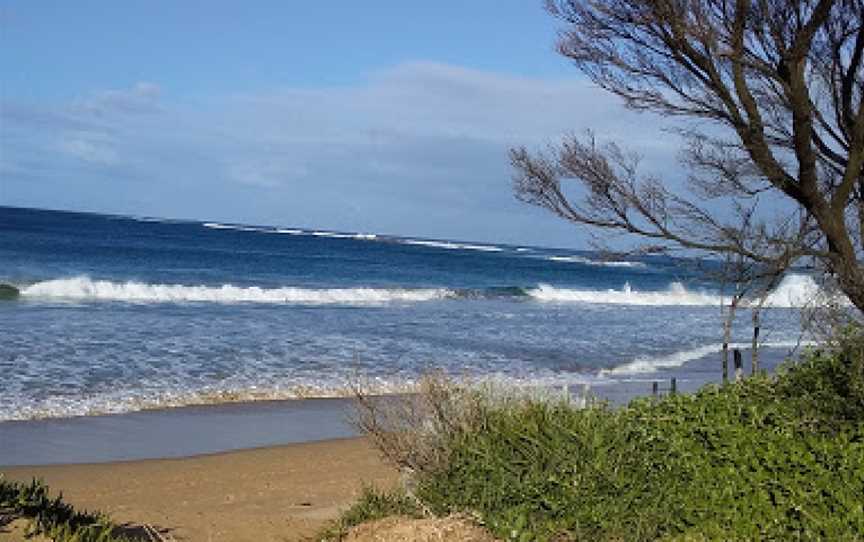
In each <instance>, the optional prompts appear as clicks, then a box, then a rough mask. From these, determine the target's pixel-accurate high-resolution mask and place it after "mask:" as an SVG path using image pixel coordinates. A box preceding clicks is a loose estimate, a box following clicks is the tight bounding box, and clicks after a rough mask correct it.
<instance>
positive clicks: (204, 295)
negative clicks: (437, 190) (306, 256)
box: [21, 277, 450, 305]
mask: <svg viewBox="0 0 864 542" xmlns="http://www.w3.org/2000/svg"><path fill="white" fill-rule="evenodd" d="M21 294H22V295H23V296H25V297H35V298H60V299H71V300H85V301H86V300H97V301H132V302H155V303H166V302H168V303H170V302H216V303H287V304H308V305H324V304H344V305H354V304H360V305H362V304H376V303H377V304H380V303H390V302H412V301H430V300H434V299H442V298H445V297H447V296H448V295H449V294H450V291H449V290H446V289H442V288H423V289H411V290H409V289H387V288H325V289H312V288H293V287H290V288H260V287H257V286H250V287H240V286H233V285H230V284H225V285H223V286H183V285H176V284H145V283H141V282H111V281H106V280H91V279H89V278H87V277H76V278H68V279H56V280H48V281H44V282H39V283H36V284H34V285H32V286H28V287H26V288H23V289H22V290H21Z"/></svg>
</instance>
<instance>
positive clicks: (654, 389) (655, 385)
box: [651, 380, 660, 397]
mask: <svg viewBox="0 0 864 542" xmlns="http://www.w3.org/2000/svg"><path fill="white" fill-rule="evenodd" d="M659 394H660V383H659V382H657V381H656V380H655V381H654V382H652V383H651V396H652V397H657V396H658V395H659Z"/></svg>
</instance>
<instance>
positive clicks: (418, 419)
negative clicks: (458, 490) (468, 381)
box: [351, 373, 486, 473]
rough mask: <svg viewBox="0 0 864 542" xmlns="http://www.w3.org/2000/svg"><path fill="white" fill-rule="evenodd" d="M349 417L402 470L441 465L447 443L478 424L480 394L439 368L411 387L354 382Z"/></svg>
mask: <svg viewBox="0 0 864 542" xmlns="http://www.w3.org/2000/svg"><path fill="white" fill-rule="evenodd" d="M355 400H356V401H355V410H354V414H353V416H352V419H351V422H352V423H353V425H354V426H355V427H356V428H357V429H358V430H359V431H360V432H361V433H362V434H364V435H366V436H368V438H369V439H370V440H371V441H372V444H373V445H374V446H375V447H376V448H377V449H378V450H379V451H380V452H381V453H382V455H383V456H384V457H385V459H387V460H388V461H390V462H391V463H393V464H394V465H396V466H397V467H399V468H400V469H402V470H403V472H407V473H416V472H428V471H435V470H437V469H440V468H442V467H444V466H445V465H446V461H447V455H448V450H449V447H448V443H449V441H450V439H452V438H453V437H454V436H455V435H461V434H465V433H466V432H468V431H471V430H473V429H474V428H476V427H478V425H480V424H482V419H481V416H482V413H483V412H484V411H485V409H483V408H481V407H482V406H483V404H484V403H485V402H486V399H485V397H484V394H482V393H479V392H478V391H477V390H476V389H472V388H470V387H468V386H462V385H457V384H456V383H454V382H453V381H452V380H450V379H449V378H447V377H446V376H445V375H443V374H442V373H432V374H429V375H426V376H424V377H423V378H422V379H421V380H420V382H419V383H418V385H417V389H416V391H415V392H414V393H410V394H405V395H398V396H375V395H369V394H367V393H366V392H365V391H364V388H363V387H362V386H360V385H358V386H356V388H355Z"/></svg>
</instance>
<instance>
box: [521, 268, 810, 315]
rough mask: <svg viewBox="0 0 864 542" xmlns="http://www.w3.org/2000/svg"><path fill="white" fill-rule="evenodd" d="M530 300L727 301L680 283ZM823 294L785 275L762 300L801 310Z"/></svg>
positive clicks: (554, 292)
mask: <svg viewBox="0 0 864 542" xmlns="http://www.w3.org/2000/svg"><path fill="white" fill-rule="evenodd" d="M527 293H528V295H529V296H531V297H532V298H533V299H536V300H538V301H543V302H553V303H601V304H609V305H641V306H673V307H674V306H717V307H719V306H720V305H721V304H722V303H724V302H725V303H728V302H729V298H728V297H727V298H725V299H724V298H723V297H722V296H720V295H719V294H717V293H716V292H706V291H693V290H688V289H687V288H686V287H685V286H684V285H683V284H681V283H680V282H673V283H671V284H670V285H669V287H668V288H667V289H666V290H661V291H650V290H636V289H634V288H632V287H631V286H630V284H629V283H627V284H625V285H624V286H623V287H622V288H621V289H619V290H614V289H609V290H582V289H572V288H557V287H555V286H550V285H548V284H541V285H539V286H538V287H537V288H533V289H530V290H528V291H527ZM825 295H826V294H825V293H824V292H823V291H822V289H821V288H819V286H818V285H817V284H816V282H815V281H814V280H813V278H812V277H809V276H807V275H788V276H786V277H785V278H784V279H783V280H782V281H781V282H780V284H779V285H778V286H777V288H776V289H775V290H774V291H772V292H771V293H770V294H769V295H768V297H767V298H766V300H765V306H766V307H776V308H800V307H804V306H806V305H808V304H810V303H812V302H813V301H814V300H817V299H819V298H822V297H824V296H825ZM756 301H757V300H754V299H745V300H743V302H742V303H741V305H742V306H745V307H746V306H750V305H753V304H755V303H756Z"/></svg>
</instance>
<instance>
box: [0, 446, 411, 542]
mask: <svg viewBox="0 0 864 542" xmlns="http://www.w3.org/2000/svg"><path fill="white" fill-rule="evenodd" d="M0 472H2V473H3V474H4V475H5V476H6V477H7V478H9V479H13V480H29V479H30V478H32V477H34V476H35V477H38V478H42V479H43V480H44V481H45V482H46V483H47V484H49V485H50V486H51V487H52V488H55V489H57V490H62V491H63V495H64V498H65V499H66V500H67V501H68V502H70V503H72V504H73V505H75V506H76V507H80V508H83V509H88V510H101V511H103V512H106V513H107V514H109V515H110V516H111V517H112V518H113V519H114V520H115V521H117V522H120V523H126V522H129V523H130V524H132V525H142V524H148V525H151V526H153V527H154V528H156V529H157V530H159V531H160V532H162V533H165V534H166V535H170V536H173V537H174V539H176V540H177V541H190V542H199V541H200V542H217V541H232V542H234V541H236V542H246V541H249V542H253V541H260V542H269V541H289V540H304V539H308V537H310V536H312V535H314V534H315V533H316V532H317V531H318V530H319V529H320V528H321V527H322V526H323V525H324V524H325V523H326V522H327V521H329V520H331V519H333V518H335V517H336V516H337V515H338V513H339V511H340V510H341V509H343V508H345V507H347V506H349V505H350V504H351V503H352V502H353V501H354V499H356V497H357V496H358V495H359V492H360V490H361V488H362V486H363V485H364V484H375V485H377V486H378V487H389V486H392V485H394V484H396V483H397V480H398V475H397V473H396V471H395V469H393V468H391V467H389V466H387V465H385V464H384V463H383V462H382V461H381V459H380V458H379V456H378V454H377V453H376V452H375V451H374V450H373V449H371V447H370V446H369V445H368V443H367V442H366V440H364V439H362V438H350V439H338V440H327V441H321V442H309V443H300V444H289V445H284V446H274V447H268V448H259V449H253V450H242V451H234V452H226V453H219V454H213V455H205V456H198V457H190V458H179V459H156V460H141V461H127V462H116V463H101V464H80V465H49V466H39V467H27V466H19V467H6V468H4V467H0ZM2 530H3V529H2V528H0V532H2ZM17 536H20V534H19V535H15V534H11V533H6V534H0V542H11V541H12V540H16V538H13V537H17Z"/></svg>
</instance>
